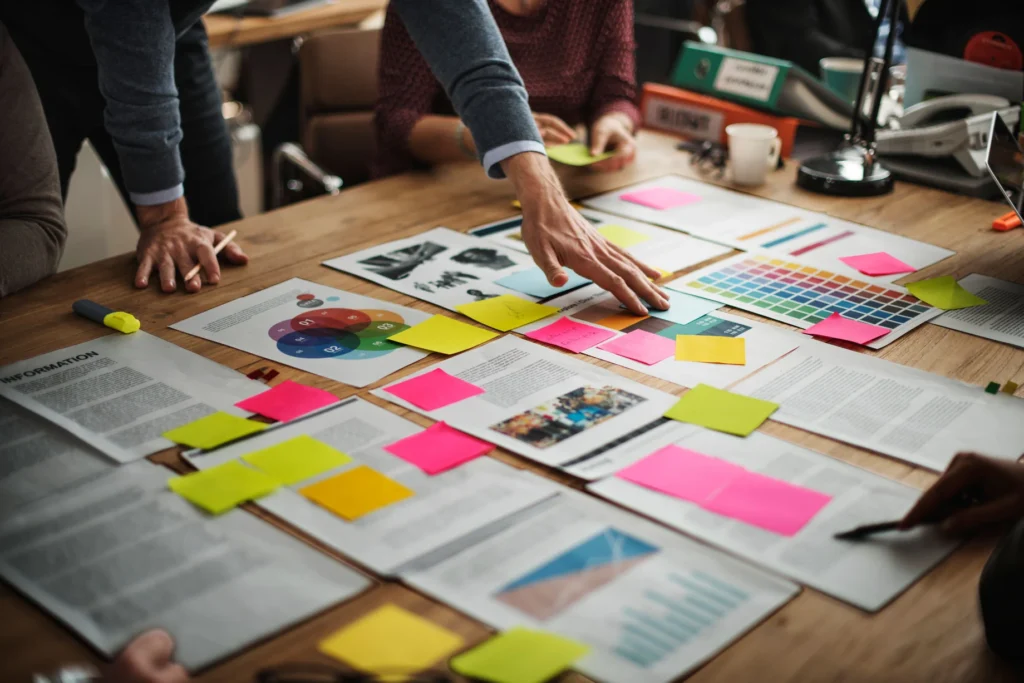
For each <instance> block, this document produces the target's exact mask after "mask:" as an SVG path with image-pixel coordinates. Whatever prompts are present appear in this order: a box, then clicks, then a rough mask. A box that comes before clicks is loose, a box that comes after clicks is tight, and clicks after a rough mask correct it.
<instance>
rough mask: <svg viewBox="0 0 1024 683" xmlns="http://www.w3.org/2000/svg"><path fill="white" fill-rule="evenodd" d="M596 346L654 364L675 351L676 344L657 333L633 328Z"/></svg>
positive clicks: (644, 362)
mask: <svg viewBox="0 0 1024 683" xmlns="http://www.w3.org/2000/svg"><path fill="white" fill-rule="evenodd" d="M597 348H599V349H601V350H602V351H608V352H609V353H614V354H615V355H616V356H622V357H623V358H628V359H630V360H635V361H637V362H639V363H643V364H645V365H654V364H655V363H660V362H661V361H663V360H665V359H666V358H669V357H671V356H672V354H673V353H675V350H676V344H675V342H674V341H672V340H671V339H666V338H665V337H662V336H660V335H657V334H651V333H650V332H646V331H644V330H633V331H632V332H629V333H627V334H624V335H622V336H621V337H617V338H615V339H612V340H611V341H609V342H606V343H604V344H601V345H600V346H599V347H597Z"/></svg>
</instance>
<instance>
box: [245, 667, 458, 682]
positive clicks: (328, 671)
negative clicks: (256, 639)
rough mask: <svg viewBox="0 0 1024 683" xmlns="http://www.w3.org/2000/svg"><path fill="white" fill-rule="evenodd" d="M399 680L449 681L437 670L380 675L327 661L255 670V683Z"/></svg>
mask: <svg viewBox="0 0 1024 683" xmlns="http://www.w3.org/2000/svg"><path fill="white" fill-rule="evenodd" d="M398 680H403V681H407V683H453V681H454V680H455V679H453V678H452V677H451V676H450V675H449V674H447V673H444V672H441V671H419V672H416V673H410V672H408V671H393V672H387V673H384V674H368V673H356V672H351V671H341V670H339V669H336V668H334V667H333V666H330V665H327V664H315V663H294V664H280V665H278V666H275V667H270V668H267V669H262V670H260V671H259V672H257V673H256V683H378V682H386V681H398Z"/></svg>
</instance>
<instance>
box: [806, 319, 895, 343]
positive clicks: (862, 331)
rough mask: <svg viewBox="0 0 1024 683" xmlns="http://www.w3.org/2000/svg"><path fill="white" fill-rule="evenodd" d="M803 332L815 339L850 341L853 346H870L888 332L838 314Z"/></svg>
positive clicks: (882, 328)
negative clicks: (826, 338)
mask: <svg viewBox="0 0 1024 683" xmlns="http://www.w3.org/2000/svg"><path fill="white" fill-rule="evenodd" d="M803 332H804V334H811V335H814V336H815V337H828V338H830V339H842V340H843V341H851V342H853V343H854V344H870V343H871V342H873V341H874V340H876V339H878V338H879V337H881V336H882V335H886V334H889V330H887V329H886V328H884V327H879V326H878V325H871V324H869V323H862V322H861V321H859V320H850V319H849V318H844V317H843V316H841V315H839V314H838V313H833V314H832V315H830V316H829V317H827V318H825V319H824V320H822V321H821V322H819V323H817V324H814V325H811V326H810V327H808V328H807V329H806V330H804V331H803Z"/></svg>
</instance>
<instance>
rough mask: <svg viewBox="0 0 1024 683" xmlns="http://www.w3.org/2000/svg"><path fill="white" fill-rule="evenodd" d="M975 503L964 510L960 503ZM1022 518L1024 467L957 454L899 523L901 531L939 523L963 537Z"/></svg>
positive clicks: (976, 455) (944, 528) (981, 457)
mask: <svg viewBox="0 0 1024 683" xmlns="http://www.w3.org/2000/svg"><path fill="white" fill-rule="evenodd" d="M965 498H973V499H975V500H976V502H975V503H973V504H971V505H970V506H967V507H965V506H964V505H963V502H962V501H963V500H964V499H965ZM1021 517H1024V466H1022V465H1020V464H1018V463H1016V462H1010V461H1006V460H996V459H994V458H988V457H985V456H983V455H978V454H977V453H958V454H957V456H956V457H955V458H953V462H951V463H950V464H949V468H948V469H947V470H946V471H945V473H944V474H943V475H942V476H941V477H939V480H938V481H936V482H935V484H934V485H933V486H932V487H931V488H930V489H928V490H927V491H925V492H924V495H922V496H921V498H920V500H918V501H917V504H916V505H914V507H913V508H912V509H911V510H910V512H908V513H907V515H906V517H904V518H903V521H902V522H901V523H900V528H901V529H911V528H913V527H915V526H918V525H919V524H928V523H941V525H942V530H943V531H945V532H948V533H954V534H962V533H970V532H973V531H977V530H980V529H981V528H983V527H987V526H995V525H997V524H1001V523H1003V522H1012V521H1015V520H1017V519H1020V518H1021Z"/></svg>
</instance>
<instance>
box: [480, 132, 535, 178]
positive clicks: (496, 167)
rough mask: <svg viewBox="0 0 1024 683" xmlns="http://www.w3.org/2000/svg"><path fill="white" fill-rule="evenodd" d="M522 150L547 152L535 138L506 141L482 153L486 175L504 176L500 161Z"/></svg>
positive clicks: (492, 176)
mask: <svg viewBox="0 0 1024 683" xmlns="http://www.w3.org/2000/svg"><path fill="white" fill-rule="evenodd" d="M523 152H537V153H538V154H543V155H544V156H547V152H546V151H544V145H543V144H542V143H540V142H537V141H536V140H517V141H516V142H507V143H505V144H504V145H501V146H500V147H495V148H494V149H491V150H488V151H487V153H486V154H484V158H483V164H484V168H485V169H486V170H487V175H488V176H490V177H491V178H504V177H505V172H504V171H503V170H501V162H502V161H504V160H505V159H508V158H509V157H514V156H515V155H517V154H522V153H523Z"/></svg>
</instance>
